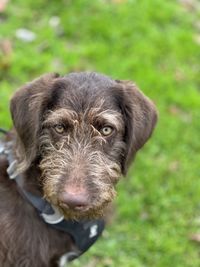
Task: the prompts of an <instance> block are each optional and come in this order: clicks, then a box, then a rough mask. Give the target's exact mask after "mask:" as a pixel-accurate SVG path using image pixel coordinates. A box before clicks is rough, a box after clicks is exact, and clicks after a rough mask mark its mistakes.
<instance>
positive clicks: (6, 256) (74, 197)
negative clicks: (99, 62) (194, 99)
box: [0, 72, 157, 267]
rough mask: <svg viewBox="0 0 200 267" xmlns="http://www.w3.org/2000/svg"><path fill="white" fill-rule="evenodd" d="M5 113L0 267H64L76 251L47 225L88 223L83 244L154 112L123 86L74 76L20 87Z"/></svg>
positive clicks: (103, 213)
mask: <svg viewBox="0 0 200 267" xmlns="http://www.w3.org/2000/svg"><path fill="white" fill-rule="evenodd" d="M10 110H11V115H12V120H13V123H14V129H13V130H12V131H11V132H9V133H8V134H7V136H6V138H5V139H4V141H2V146H3V148H2V149H1V154H0V181H1V183H0V212H1V217H0V266H2V267H11V266H15V267H57V266H65V260H68V261H69V257H68V256H69V255H72V258H73V255H75V257H76V255H80V254H81V253H82V252H81V251H80V248H79V247H78V246H77V244H76V242H75V241H76V240H75V239H76V237H75V238H74V237H73V233H72V235H71V234H70V230H69V233H68V232H65V231H64V230H63V229H59V227H58V229H57V228H56V227H54V226H55V225H56V226H57V225H58V224H59V223H60V221H62V220H64V221H65V223H68V222H72V224H73V225H74V224H77V225H76V226H77V227H82V225H81V223H83V225H84V222H86V223H87V224H88V223H91V222H93V221H94V222H95V224H93V225H92V227H90V232H89V237H90V238H93V237H94V236H96V235H97V229H98V226H100V225H98V223H100V222H102V221H101V220H103V221H104V220H106V216H107V215H106V214H107V213H106V209H107V208H108V207H109V205H110V203H111V202H112V200H113V199H114V197H115V195H116V191H115V187H116V184H117V182H118V181H119V179H120V177H122V176H125V175H126V173H127V170H128V167H129V165H130V164H131V162H132V161H133V159H134V156H135V154H136V152H137V151H138V150H139V149H140V148H141V147H142V146H143V145H144V144H145V143H146V141H147V140H148V139H149V137H150V136H151V134H152V131H153V129H154V127H155V125H156V121H157V111H156V108H155V106H154V104H153V103H152V101H151V100H150V99H149V98H147V97H146V96H145V95H144V94H143V93H142V92H141V91H140V90H139V89H138V88H137V87H136V85H135V84H134V83H132V82H130V81H121V80H114V79H111V78H109V77H107V76H105V75H102V74H98V73H95V72H80V73H70V74H68V75H66V76H59V75H58V74H45V75H43V76H41V77H39V78H38V79H36V80H34V81H32V82H30V83H28V84H26V85H25V86H23V87H22V88H20V89H19V90H18V91H17V92H16V93H15V94H14V96H13V97H12V99H11V104H10ZM38 199H39V200H38ZM37 202H39V204H38V203H37ZM40 202H41V203H42V205H43V204H44V206H45V208H46V206H48V209H49V208H50V209H51V210H52V209H53V211H54V213H53V217H54V219H53V222H52V221H51V219H52V218H50V217H51V215H49V214H45V212H44V211H41V210H40V206H41V204H40ZM50 213H51V212H50ZM56 214H57V215H56ZM48 216H49V217H48ZM56 216H57V217H56ZM49 218H50V219H49ZM62 223H63V221H62ZM79 223H80V225H79ZM51 224H52V225H51ZM82 228H85V225H84V226H83V227H82ZM76 229H78V228H76ZM76 231H78V230H75V234H74V235H76ZM101 231H102V229H101V230H100V232H101ZM80 237H81V234H80V235H79V234H78V238H79V239H80V240H79V241H80V242H81V241H82V239H81V238H80ZM63 255H64V256H63Z"/></svg>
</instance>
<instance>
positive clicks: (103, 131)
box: [100, 126, 113, 136]
mask: <svg viewBox="0 0 200 267" xmlns="http://www.w3.org/2000/svg"><path fill="white" fill-rule="evenodd" d="M100 133H101V134H102V135H104V136H109V135H111V134H112V133H113V128H112V127H111V126H104V127H103V128H102V129H101V130H100Z"/></svg>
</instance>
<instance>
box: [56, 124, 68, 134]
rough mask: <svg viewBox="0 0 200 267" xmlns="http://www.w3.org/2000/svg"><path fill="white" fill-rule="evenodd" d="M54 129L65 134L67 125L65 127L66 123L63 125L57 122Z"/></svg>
mask: <svg viewBox="0 0 200 267" xmlns="http://www.w3.org/2000/svg"><path fill="white" fill-rule="evenodd" d="M54 129H55V131H56V132H57V133H58V134H63V133H64V131H65V127H64V125H62V124H56V125H55V126H54Z"/></svg>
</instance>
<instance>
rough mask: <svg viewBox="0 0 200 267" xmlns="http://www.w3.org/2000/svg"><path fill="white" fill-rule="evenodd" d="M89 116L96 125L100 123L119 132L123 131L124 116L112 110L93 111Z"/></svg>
mask: <svg viewBox="0 0 200 267" xmlns="http://www.w3.org/2000/svg"><path fill="white" fill-rule="evenodd" d="M88 115H89V116H91V118H92V121H93V122H94V123H95V122H97V123H98V122H99V123H101V124H108V125H111V126H113V127H115V128H116V129H117V130H122V127H123V117H122V114H121V113H119V112H117V111H114V110H110V109H107V110H103V111H97V110H95V109H93V110H91V111H90V112H89V114H88Z"/></svg>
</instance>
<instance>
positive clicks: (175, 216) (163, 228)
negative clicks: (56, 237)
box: [0, 0, 200, 267]
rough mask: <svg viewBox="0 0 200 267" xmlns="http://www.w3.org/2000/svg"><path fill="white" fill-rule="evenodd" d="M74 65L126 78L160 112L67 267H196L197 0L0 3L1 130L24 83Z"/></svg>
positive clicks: (199, 196) (199, 149)
mask: <svg viewBox="0 0 200 267" xmlns="http://www.w3.org/2000/svg"><path fill="white" fill-rule="evenodd" d="M82 70H87V71H89V70H92V71H97V72H102V73H105V74H107V75H109V76H112V77H113V78H117V79H128V80H134V81H135V82H136V83H137V85H138V86H139V87H140V88H141V89H142V91H143V92H144V93H145V94H147V95H148V96H149V97H150V98H151V99H153V101H154V102H155V103H156V105H157V107H158V110H159V113H160V115H159V117H160V118H159V123H158V126H157V128H156V131H155V132H154V135H153V137H152V138H151V140H150V142H149V143H148V144H147V145H146V146H145V147H144V149H143V150H142V151H141V152H140V153H139V154H138V156H137V157H136V160H135V162H134V164H133V166H132V167H131V169H130V171H129V174H128V177H126V178H123V179H122V181H121V182H120V183H119V185H118V197H117V200H116V211H115V215H114V218H113V222H112V224H111V225H110V226H108V227H107V229H106V231H105V232H104V236H103V238H101V239H100V240H99V241H98V242H97V243H96V244H95V246H93V247H92V248H91V249H90V251H89V252H87V253H86V254H85V255H84V256H82V257H81V258H80V259H79V260H76V261H74V262H73V264H72V265H71V266H74V267H75V266H82V267H119V266H120V267H169V266H175V267H198V266H200V179H199V178H200V1H199V0H179V1H178V0H168V1H164V0H163V1H162V0H152V1H149V0H110V1H109V0H93V1H92V0H58V1H47V0H34V1H33V0H26V1H25V0H10V1H8V0H0V127H4V128H6V129H9V128H10V127H12V123H11V119H10V114H9V98H10V96H11V95H12V93H13V92H14V91H15V90H16V89H17V88H18V87H20V86H21V85H23V84H24V83H25V82H27V81H30V80H32V79H34V78H36V77H38V76H39V75H41V74H43V73H46V72H59V73H61V74H66V73H68V72H72V71H82Z"/></svg>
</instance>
